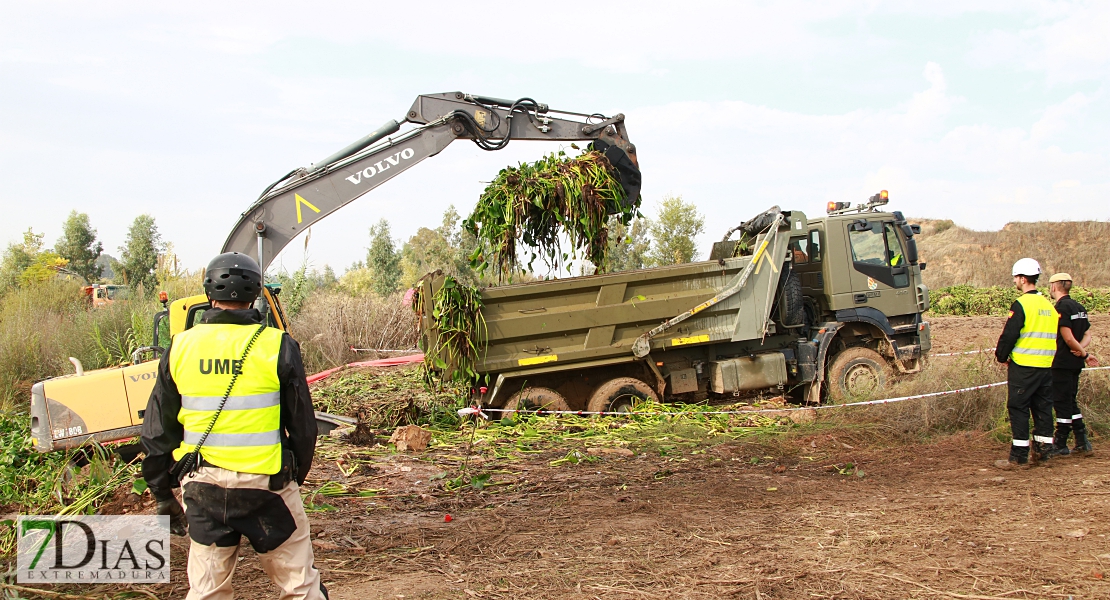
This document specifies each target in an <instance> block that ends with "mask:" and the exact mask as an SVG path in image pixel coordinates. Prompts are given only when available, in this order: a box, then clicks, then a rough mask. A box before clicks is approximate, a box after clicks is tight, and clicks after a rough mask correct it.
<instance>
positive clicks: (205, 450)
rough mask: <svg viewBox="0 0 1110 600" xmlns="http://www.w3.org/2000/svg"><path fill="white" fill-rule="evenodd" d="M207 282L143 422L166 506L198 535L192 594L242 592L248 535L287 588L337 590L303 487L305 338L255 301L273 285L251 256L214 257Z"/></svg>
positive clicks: (312, 421) (289, 594)
mask: <svg viewBox="0 0 1110 600" xmlns="http://www.w3.org/2000/svg"><path fill="white" fill-rule="evenodd" d="M204 291H205V293H206V294H207V295H208V299H209V300H210V301H211V303H212V307H211V308H210V309H209V310H206V311H205V312H204V316H203V317H202V319H201V322H200V323H198V324H197V325H195V326H194V327H192V328H190V329H188V330H186V331H184V332H182V333H179V334H177V335H176V336H174V338H173V342H172V344H171V346H170V348H169V349H168V350H166V352H165V353H164V354H163V355H162V360H161V362H160V363H159V365H158V379H157V382H156V383H155V386H154V390H153V391H152V392H151V394H150V400H149V401H148V402H147V407H146V418H145V419H144V420H143V429H142V443H143V447H144V448H145V449H146V457H145V459H144V460H143V476H144V477H145V478H146V481H147V484H148V486H149V488H150V491H151V493H152V494H153V495H154V498H155V499H156V500H157V502H158V505H157V512H158V514H160V515H168V516H169V517H170V525H171V532H173V533H174V534H176V535H185V533H186V525H187V526H188V534H189V537H190V538H192V542H191V545H190V548H189V566H188V575H189V594H188V597H187V598H188V600H231V599H232V597H233V593H232V587H231V578H232V575H233V574H234V573H235V565H236V563H237V562H238V554H239V543H240V540H241V538H242V537H244V536H245V537H246V538H247V540H248V541H250V543H251V546H253V547H254V549H255V551H256V552H258V559H259V562H260V563H261V566H262V569H263V570H264V571H265V572H266V574H267V575H268V576H269V577H270V580H271V581H273V582H274V583H275V584H276V585H277V586H278V587H279V588H281V598H282V599H283V600H285V599H292V598H306V599H310V600H320V599H325V600H326V598H327V590H325V589H324V585H323V583H322V582H321V581H320V572H319V571H317V570H316V567H315V565H314V563H313V555H312V539H311V536H310V533H309V527H308V518H307V517H306V516H305V512H304V506H303V504H302V503H301V494H300V487H299V486H300V485H302V484H303V483H304V480H305V477H306V476H307V475H308V470H309V467H311V465H312V458H313V453H314V452H315V448H316V418H315V414H314V412H313V410H312V398H311V396H310V395H309V391H308V383H307V382H306V381H305V374H304V366H303V364H302V363H301V352H300V348H299V346H298V345H297V343H296V342H295V341H294V340H293V338H291V337H290V336H289V335H288V334H286V333H284V332H282V331H281V330H278V329H274V328H270V327H266V326H265V324H264V323H263V321H262V315H261V314H260V313H259V311H258V310H256V309H254V308H252V307H251V303H252V302H254V300H255V299H256V298H257V297H258V296H259V294H260V293H261V291H262V270H261V269H260V268H259V266H258V263H256V262H255V261H254V259H252V258H251V257H249V256H247V255H245V254H239V253H238V252H228V253H225V254H221V255H219V256H217V257H216V258H214V259H213V260H212V262H210V263H209V264H208V268H207V269H206V271H205V277H204ZM179 484H180V486H181V488H182V492H183V493H182V497H183V498H184V501H185V508H184V509H182V507H181V504H180V503H179V502H178V501H177V498H176V497H175V496H174V493H173V488H175V487H178V485H179Z"/></svg>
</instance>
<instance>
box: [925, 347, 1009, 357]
mask: <svg viewBox="0 0 1110 600" xmlns="http://www.w3.org/2000/svg"><path fill="white" fill-rule="evenodd" d="M994 350H995V349H994V348H983V349H982V350H968V351H967V352H944V353H942V354H929V356H930V357H933V356H963V355H965V354H980V353H983V352H994Z"/></svg>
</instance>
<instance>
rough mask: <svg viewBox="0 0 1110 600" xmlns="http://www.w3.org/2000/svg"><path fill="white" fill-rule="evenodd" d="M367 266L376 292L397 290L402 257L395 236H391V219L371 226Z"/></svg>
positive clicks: (385, 293)
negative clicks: (394, 239)
mask: <svg viewBox="0 0 1110 600" xmlns="http://www.w3.org/2000/svg"><path fill="white" fill-rule="evenodd" d="M366 266H367V268H369V269H370V273H371V275H372V276H373V278H374V283H373V288H374V292H375V293H376V294H378V295H379V296H388V295H389V294H392V293H393V292H396V291H397V286H398V284H399V283H400V280H401V257H400V255H398V254H397V249H396V246H395V245H394V243H393V238H391V237H389V221H386V220H385V219H382V220H381V221H378V224H377V225H374V226H373V227H371V228H370V248H369V249H367V252H366Z"/></svg>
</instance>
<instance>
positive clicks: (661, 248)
mask: <svg viewBox="0 0 1110 600" xmlns="http://www.w3.org/2000/svg"><path fill="white" fill-rule="evenodd" d="M460 221H461V219H460V217H459V214H458V212H457V211H456V210H455V207H454V206H451V207H449V208H448V209H447V211H446V212H445V213H444V214H443V219H442V221H441V223H440V226H439V227H436V228H434V229H429V228H426V227H421V228H420V229H418V230H417V231H416V233H415V234H414V235H413V236H412V237H410V238H409V239H408V241H407V242H405V243H404V244H401V245H400V247H398V245H397V244H396V243H395V242H394V240H393V238H392V237H391V235H390V226H389V222H388V221H386V220H385V219H382V220H381V221H379V222H378V223H377V224H376V225H374V226H373V227H371V228H370V246H369V248H367V252H366V260H365V261H360V262H358V263H356V264H355V265H353V266H352V268H351V269H350V270H348V271H347V273H346V274H344V276H343V278H341V279H340V283H341V284H343V283H346V284H347V286H348V287H355V288H364V289H368V290H370V291H373V292H374V293H376V294H378V295H388V294H391V293H393V292H395V291H398V290H400V289H406V288H409V287H411V286H413V285H415V284H416V282H417V281H418V280H419V279H420V278H421V277H423V276H424V274H425V273H430V272H432V271H435V270H437V269H439V270H442V271H443V272H444V273H446V274H448V275H451V276H453V277H455V278H456V279H458V280H459V281H462V282H464V283H467V284H470V285H477V284H482V283H488V282H485V281H481V280H479V277H478V276H477V275H476V274H475V272H474V270H473V269H472V268H471V267H470V258H469V257H470V255H471V253H472V252H473V250H474V248H475V245H476V243H477V240H476V239H475V238H474V236H473V235H471V234H470V233H469V232H467V231H465V230H464V229H463V228H462V227H461V226H460ZM704 231H705V217H704V216H702V215H701V214H700V213H699V212H698V210H697V207H696V206H694V204H692V203H689V202H686V201H685V200H683V199H682V197H681V196H668V197H666V198H664V199H663V200H662V201H661V202H660V204H659V210H658V214H657V216H656V217H655V218H653V219H648V218H646V217H640V218H637V219H635V220H634V221H633V222H632V223H631V224H630V225H629V226H628V227H625V226H624V225H622V224H621V223H620V222H619V221H617V220H616V219H613V220H612V221H610V223H609V238H608V246H609V247H608V251H607V252H606V256H607V259H606V264H603V265H593V264H589V263H584V264H580V265H579V274H592V273H595V272H598V271H600V272H607V273H612V272H617V271H628V270H633V269H644V268H650V267H659V266H664V265H673V264H679V263H686V262H691V261H694V260H697V258H698V252H697V247H696V244H697V236H699V235H701V234H702V233H703V232H704ZM513 275H514V280H515V281H527V280H530V279H534V278H536V276H535V275H534V274H531V273H514V274H513Z"/></svg>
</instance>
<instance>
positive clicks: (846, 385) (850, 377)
mask: <svg viewBox="0 0 1110 600" xmlns="http://www.w3.org/2000/svg"><path fill="white" fill-rule="evenodd" d="M889 375H890V369H889V368H888V367H887V364H886V361H885V360H883V357H882V356H879V353H878V352H875V351H874V350H872V349H870V348H848V349H847V350H845V351H843V352H841V353H840V354H837V355H836V357H835V358H833V361H832V364H831V365H829V377H828V386H829V400H830V401H831V402H832V403H833V404H842V403H845V402H855V401H858V400H867V399H870V398H871V396H872V395H873V394H875V393H876V392H879V391H880V390H882V389H883V388H884V387H885V386H886V381H887V379H888V377H889Z"/></svg>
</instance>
